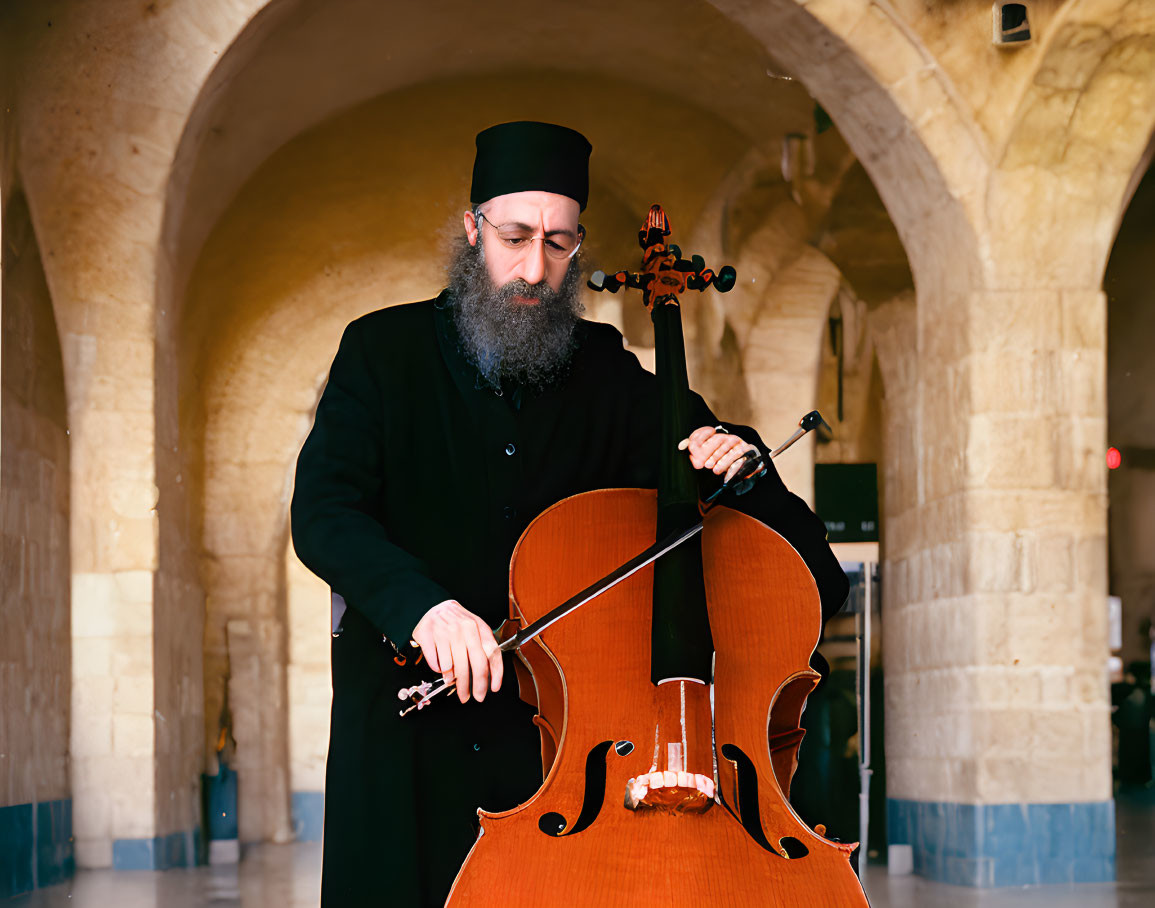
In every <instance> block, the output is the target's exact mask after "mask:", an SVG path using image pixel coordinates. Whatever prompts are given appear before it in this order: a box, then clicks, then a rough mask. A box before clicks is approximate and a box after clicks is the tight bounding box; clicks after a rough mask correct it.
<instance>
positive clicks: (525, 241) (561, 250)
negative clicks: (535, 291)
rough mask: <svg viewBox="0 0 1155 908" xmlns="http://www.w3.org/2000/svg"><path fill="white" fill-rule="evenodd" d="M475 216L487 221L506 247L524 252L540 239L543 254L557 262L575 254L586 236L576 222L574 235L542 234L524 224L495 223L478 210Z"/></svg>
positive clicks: (566, 232)
mask: <svg viewBox="0 0 1155 908" xmlns="http://www.w3.org/2000/svg"><path fill="white" fill-rule="evenodd" d="M477 218H478V219H479V220H483V221H489V226H490V227H492V228H493V230H494V232H495V233H496V234H497V239H498V240H499V241H500V242H501V245H502V246H504V247H505V248H506V249H512V250H514V251H520V252H524V251H525V250H526V249H528V248H529V247H530V246H531V245H532V244H533V241H534V240H541V248H542V249H544V250H545V254H546V255H548V256H549V257H550V258H551V259H554V260H555V261H559V262H564V261H566V260H568V259H572V258H573V257H574V256H575V255H577V251H578V250H579V249H581V245H582V240H584V239H585V238H586V229H585V228H584V227H583V226H582V225H581V224H578V229H577V235H576V236H575V235H574V234H571V233H570V232H569V231H554V232H550V233H549V234H548V235H545V236H543V235H541V234H534V232H533V231H532V230H530V229H529V228H528V227H526V225H525V224H495V223H493V221H490V220H489V218H487V217H486V216H485V215H484V214H483V213H482V212H480V211H479V212H477Z"/></svg>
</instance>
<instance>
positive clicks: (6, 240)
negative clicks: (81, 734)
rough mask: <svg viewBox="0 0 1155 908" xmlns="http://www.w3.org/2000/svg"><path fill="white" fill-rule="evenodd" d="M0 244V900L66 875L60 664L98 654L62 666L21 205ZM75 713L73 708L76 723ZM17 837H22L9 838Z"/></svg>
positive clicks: (41, 316)
mask: <svg viewBox="0 0 1155 908" xmlns="http://www.w3.org/2000/svg"><path fill="white" fill-rule="evenodd" d="M0 239H2V241H3V246H2V247H0V248H2V268H3V284H2V285H0V345H2V348H0V627H2V628H3V630H2V631H0V898H2V897H4V896H6V895H12V894H14V893H16V892H20V891H22V890H25V889H31V888H32V887H33V886H34V885H36V884H37V883H39V884H40V885H43V884H45V883H47V882H53V881H56V880H58V879H60V878H61V876H63V875H66V874H69V873H71V868H72V861H73V857H72V844H71V835H72V829H71V803H72V802H71V785H70V784H69V777H68V772H69V763H68V735H69V720H70V705H69V697H70V689H71V674H72V664H73V662H74V661H75V662H76V664H77V666H78V667H82V666H85V665H89V664H91V661H92V660H93V659H97V660H99V654H98V653H90V652H81V653H78V655H77V657H76V658H75V660H74V657H73V646H72V639H71V633H70V607H69V597H70V594H69V570H68V549H69V546H68V518H69V506H68V505H69V501H68V470H69V456H68V449H69V438H68V417H67V406H66V402H65V390H64V374H63V368H62V364H61V359H60V342H59V339H58V337H57V333H56V322H55V319H54V318H53V314H52V299H51V297H50V295H49V291H48V286H47V284H46V283H45V279H44V271H43V269H42V267H41V262H40V248H39V245H38V243H37V241H36V235H35V232H34V230H33V226H32V220H31V217H30V214H29V210H28V205H27V202H26V201H25V199H24V197H23V196H22V195H19V194H17V195H14V196H11V197H9V198H7V199H5V200H4V206H3V229H2V231H0ZM85 705H86V704H85V703H84V702H81V703H79V704H77V706H78V709H77V711H76V718H77V720H79V721H81V722H83V721H85V720H86V719H87V715H86V713H85V710H84V707H85ZM24 828H27V829H28V831H29V836H30V837H29V838H21V837H20V836H18V835H17V834H15V833H16V830H18V829H24ZM34 843H35V844H36V846H37V848H36V850H35V851H33V850H32V845H33V844H34ZM42 843H43V845H44V846H46V847H43V850H41V846H42Z"/></svg>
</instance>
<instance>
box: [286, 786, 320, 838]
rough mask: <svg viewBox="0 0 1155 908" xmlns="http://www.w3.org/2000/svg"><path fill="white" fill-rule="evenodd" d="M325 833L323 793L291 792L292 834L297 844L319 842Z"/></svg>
mask: <svg viewBox="0 0 1155 908" xmlns="http://www.w3.org/2000/svg"><path fill="white" fill-rule="evenodd" d="M324 831H325V793H324V792H323V791H294V792H293V834H294V835H296V837H297V841H298V842H319V841H321V834H322V833H323V832H324Z"/></svg>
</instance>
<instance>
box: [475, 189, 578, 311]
mask: <svg viewBox="0 0 1155 908" xmlns="http://www.w3.org/2000/svg"><path fill="white" fill-rule="evenodd" d="M479 209H480V211H481V213H482V214H483V215H484V217H483V218H481V219H478V218H475V217H474V215H473V212H471V211H467V212H466V213H465V236H466V239H467V240H468V241H469V245H471V246H474V245H476V244H477V242H478V237H479V234H483V237H484V243H485V266H486V269H487V270H488V272H489V279H490V280H491V281H493V284H494V286H495V287H503V286H505V285H506V284H508V283H509V282H510V281H514V280H518V279H521V280H523V281H525V283H526V284H529V285H530V286H533V285H535V284H538V283H540V282H541V281H543V280H544V281H545V282H546V283H548V284H549V286H550V287H551V288H552V289H553V290H555V291H557V290H558V289H560V287H561V285H562V281H563V280H564V279H565V275H566V270H567V268H568V267H569V260H568V259H564V258H562V259H556V258H553V257H552V256H550V255H548V254H547V253H546V250H545V240H549V239H550V238H551V237H553V238H555V239H566V240H571V239H573V238H576V237H577V234H578V214H579V213H580V207H579V206H578V203H577V201H576V200H574V199H571V198H570V197H569V196H564V195H558V194H557V193H553V192H512V193H509V194H508V195H499V196H497V197H495V198H492V199H490V200H489V201H488V202H485V203H483V204H482V205H480V206H479ZM507 225H517V226H519V227H520V228H522V229H524V230H525V231H526V232H527V233H528V234H532V235H533V236H534V237H542V238H544V239H534V240H531V241H529V242H526V243H523V244H522V245H521V246H520V247H519V248H517V249H510V248H508V247H506V246H505V245H503V244H502V243H501V242H500V241H498V238H497V227H504V226H507ZM513 301H514V303H516V304H519V305H534V304H536V303H537V302H538V301H537V300H536V299H533V298H527V297H524V296H515V297H513Z"/></svg>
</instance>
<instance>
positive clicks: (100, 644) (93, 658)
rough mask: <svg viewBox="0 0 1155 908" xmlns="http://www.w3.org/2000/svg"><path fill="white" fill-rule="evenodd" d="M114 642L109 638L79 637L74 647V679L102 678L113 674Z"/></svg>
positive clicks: (74, 642)
mask: <svg viewBox="0 0 1155 908" xmlns="http://www.w3.org/2000/svg"><path fill="white" fill-rule="evenodd" d="M112 648H113V641H112V640H111V639H109V638H107V637H91V636H84V637H77V638H75V639H74V641H73V646H72V677H73V679H74V681H79V680H81V679H84V678H102V677H106V676H108V675H111V674H112V673H113V668H112Z"/></svg>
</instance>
